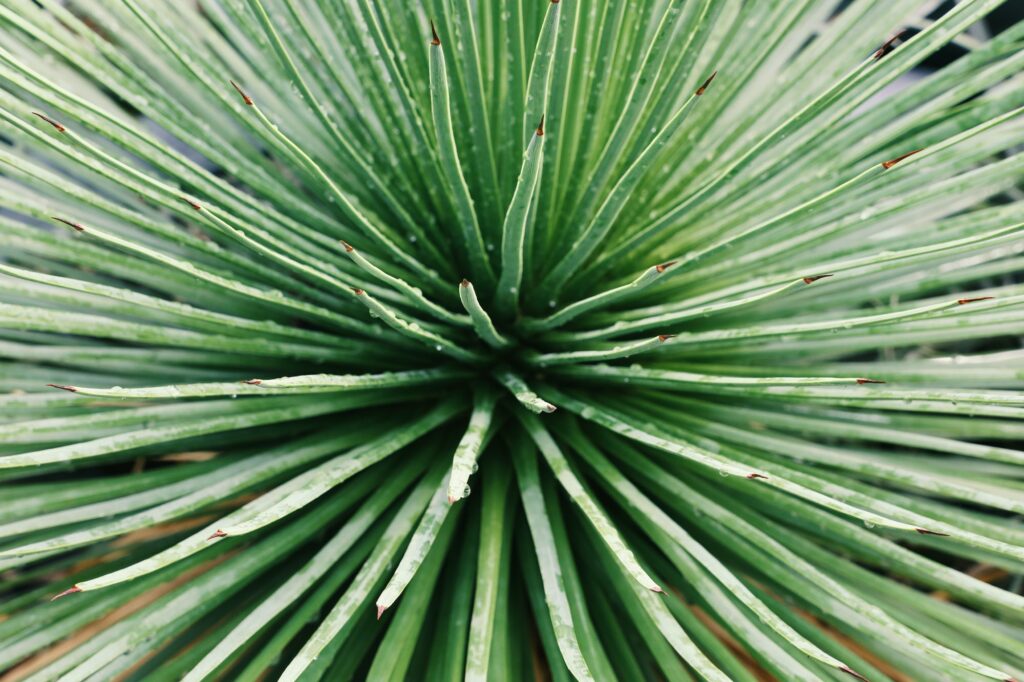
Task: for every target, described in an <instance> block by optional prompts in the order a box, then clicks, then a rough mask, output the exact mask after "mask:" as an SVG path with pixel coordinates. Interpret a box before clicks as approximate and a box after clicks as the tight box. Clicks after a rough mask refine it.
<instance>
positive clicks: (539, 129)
mask: <svg viewBox="0 0 1024 682" xmlns="http://www.w3.org/2000/svg"><path fill="white" fill-rule="evenodd" d="M537 137H544V114H541V115H540V123H538V124H537Z"/></svg>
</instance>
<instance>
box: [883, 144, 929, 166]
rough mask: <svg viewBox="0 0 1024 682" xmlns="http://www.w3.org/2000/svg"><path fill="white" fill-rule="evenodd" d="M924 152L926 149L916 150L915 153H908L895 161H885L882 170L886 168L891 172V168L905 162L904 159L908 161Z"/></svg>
mask: <svg viewBox="0 0 1024 682" xmlns="http://www.w3.org/2000/svg"><path fill="white" fill-rule="evenodd" d="M923 151H924V148H921V149H915V150H914V151H912V152H907V153H906V154H903V155H902V156H897V157H896V158H895V159H889V160H888V161H883V162H882V168H884V169H886V170H889V169H890V168H892V167H893V166H895V165H896V164H897V163H899V162H900V161H903V160H904V159H908V158H910V157H911V156H913V155H914V154H918V153H920V152H923Z"/></svg>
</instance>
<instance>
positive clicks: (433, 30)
mask: <svg viewBox="0 0 1024 682" xmlns="http://www.w3.org/2000/svg"><path fill="white" fill-rule="evenodd" d="M430 35H431V39H430V44H431V45H440V44H441V38H440V37H439V36H438V35H437V29H436V28H434V20H433V19H431V20H430Z"/></svg>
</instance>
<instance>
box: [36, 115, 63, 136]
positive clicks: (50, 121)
mask: <svg viewBox="0 0 1024 682" xmlns="http://www.w3.org/2000/svg"><path fill="white" fill-rule="evenodd" d="M32 115H33V116H38V117H39V118H41V119H43V120H44V121H46V122H47V123H49V124H50V125H52V126H53V127H54V128H56V129H57V132H58V133H63V132H67V128H65V127H64V126H62V125H61V124H60V123H57V122H56V121H54V120H53V119H52V118H50V117H49V116H46V115H44V114H40V113H39V112H38V111H33V112H32Z"/></svg>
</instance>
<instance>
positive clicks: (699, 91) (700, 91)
mask: <svg viewBox="0 0 1024 682" xmlns="http://www.w3.org/2000/svg"><path fill="white" fill-rule="evenodd" d="M717 75H718V71H717V70H716V71H715V72H714V73H713V74H711V75H710V76H708V79H707V80H706V81H704V83H703V84H702V85H701V86H700V87H699V88H697V91H696V92H694V93H693V94H694V95H696V96H697V97H700V96H701V95H703V94H704V91H705V90H707V89H708V86H709V85H711V81H713V80H715V76H717Z"/></svg>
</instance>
